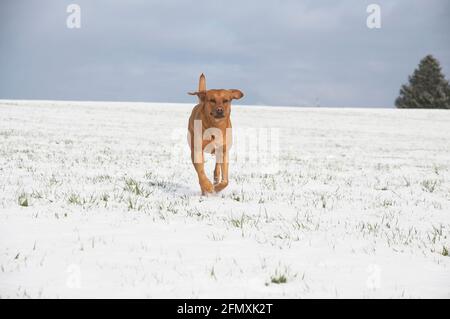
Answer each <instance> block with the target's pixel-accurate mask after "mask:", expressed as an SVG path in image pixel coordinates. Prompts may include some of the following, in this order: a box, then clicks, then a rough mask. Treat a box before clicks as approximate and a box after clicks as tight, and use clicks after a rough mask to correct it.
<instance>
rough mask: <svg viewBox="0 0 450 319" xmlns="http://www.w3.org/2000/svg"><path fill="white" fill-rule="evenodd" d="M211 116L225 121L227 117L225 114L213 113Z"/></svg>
mask: <svg viewBox="0 0 450 319" xmlns="http://www.w3.org/2000/svg"><path fill="white" fill-rule="evenodd" d="M211 115H212V116H213V117H214V118H215V119H223V118H224V117H225V114H217V113H212V112H211Z"/></svg>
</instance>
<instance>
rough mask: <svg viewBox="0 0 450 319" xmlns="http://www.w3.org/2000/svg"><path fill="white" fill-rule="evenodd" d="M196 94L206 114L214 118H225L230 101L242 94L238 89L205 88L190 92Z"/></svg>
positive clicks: (229, 110)
mask: <svg viewBox="0 0 450 319" xmlns="http://www.w3.org/2000/svg"><path fill="white" fill-rule="evenodd" d="M189 94H190V95H197V96H198V97H199V99H200V101H201V103H203V105H204V107H205V113H206V114H207V116H209V117H211V118H214V119H216V120H219V119H223V118H227V117H229V116H230V113H231V101H232V100H239V99H240V98H241V97H243V96H244V94H243V93H242V92H241V91H239V90H234V89H232V90H206V91H200V92H192V93H189Z"/></svg>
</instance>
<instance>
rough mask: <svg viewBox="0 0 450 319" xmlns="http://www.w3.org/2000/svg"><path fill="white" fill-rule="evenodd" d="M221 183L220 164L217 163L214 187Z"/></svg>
mask: <svg viewBox="0 0 450 319" xmlns="http://www.w3.org/2000/svg"><path fill="white" fill-rule="evenodd" d="M219 182H220V164H219V163H216V167H215V168H214V185H216V184H219Z"/></svg>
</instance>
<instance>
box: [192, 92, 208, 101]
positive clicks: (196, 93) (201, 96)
mask: <svg viewBox="0 0 450 319" xmlns="http://www.w3.org/2000/svg"><path fill="white" fill-rule="evenodd" d="M188 94H189V95H197V96H198V98H199V99H200V101H203V100H204V99H205V97H206V91H198V92H188Z"/></svg>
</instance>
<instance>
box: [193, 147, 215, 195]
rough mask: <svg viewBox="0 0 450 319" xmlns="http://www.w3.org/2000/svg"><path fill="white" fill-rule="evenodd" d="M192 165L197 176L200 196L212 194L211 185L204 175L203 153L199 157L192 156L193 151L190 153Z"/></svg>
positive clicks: (212, 188)
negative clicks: (200, 191)
mask: <svg viewBox="0 0 450 319" xmlns="http://www.w3.org/2000/svg"><path fill="white" fill-rule="evenodd" d="M199 155H200V154H199ZM191 158H192V163H193V164H194V168H195V171H196V172H197V176H198V183H199V184H200V189H201V190H202V195H206V193H212V192H213V191H214V186H213V184H212V183H211V182H210V181H209V179H208V177H207V176H206V174H205V165H204V162H205V161H204V156H203V151H202V152H201V156H197V157H196V156H194V150H192V151H191Z"/></svg>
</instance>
